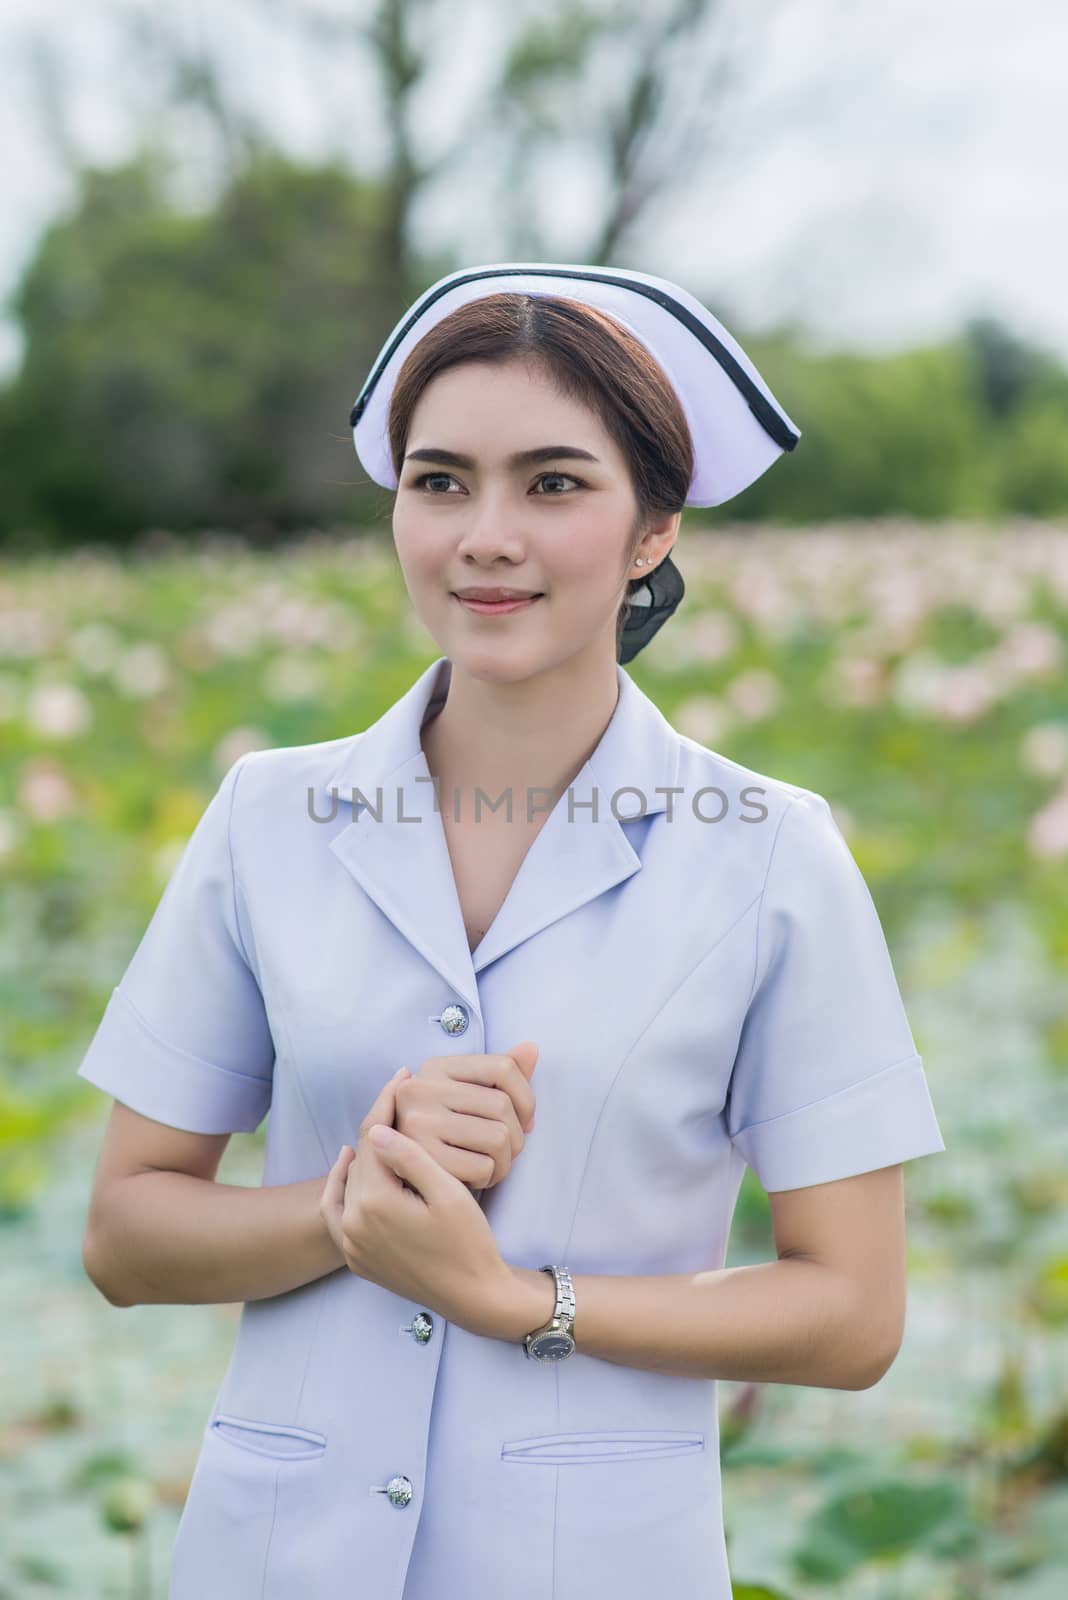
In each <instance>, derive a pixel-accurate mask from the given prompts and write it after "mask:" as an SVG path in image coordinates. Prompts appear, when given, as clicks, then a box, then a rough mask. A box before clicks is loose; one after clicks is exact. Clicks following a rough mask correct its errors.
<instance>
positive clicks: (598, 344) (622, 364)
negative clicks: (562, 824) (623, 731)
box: [389, 293, 694, 656]
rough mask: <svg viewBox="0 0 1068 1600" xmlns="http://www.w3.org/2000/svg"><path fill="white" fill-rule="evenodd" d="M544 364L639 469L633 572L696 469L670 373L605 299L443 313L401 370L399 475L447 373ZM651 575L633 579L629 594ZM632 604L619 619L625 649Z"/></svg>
mask: <svg viewBox="0 0 1068 1600" xmlns="http://www.w3.org/2000/svg"><path fill="white" fill-rule="evenodd" d="M517 358H519V359H526V360H528V361H531V362H533V363H535V364H536V365H537V366H538V367H539V369H540V370H541V371H543V372H544V373H545V374H546V375H547V377H548V378H549V379H550V381H551V382H553V383H554V384H555V385H556V387H557V389H558V390H559V392H560V393H562V394H564V395H566V396H567V397H568V398H569V399H570V398H574V399H577V400H580V401H582V402H583V403H584V404H585V405H586V406H587V407H588V408H589V409H590V410H591V411H593V412H594V413H595V414H596V415H597V416H598V417H600V419H601V421H602V423H603V425H604V427H605V430H606V431H607V432H608V433H609V434H610V435H611V437H612V438H613V439H614V440H615V442H616V444H617V445H618V446H619V448H620V450H621V451H622V453H623V455H624V457H625V458H626V460H627V463H628V466H629V468H630V475H631V483H632V485H633V488H634V496H635V499H636V501H637V514H636V518H635V523H634V527H633V529H632V531H631V539H630V542H629V545H628V549H627V560H626V562H625V563H624V570H626V569H627V568H628V567H629V566H630V565H631V562H632V561H633V559H634V555H635V553H636V551H637V549H638V546H639V545H640V544H641V541H642V537H643V535H644V533H645V531H646V527H647V525H648V524H649V523H650V522H651V521H652V520H653V519H654V518H655V516H656V515H657V513H662V512H672V511H681V509H682V507H683V506H684V505H685V503H686V496H687V494H688V493H689V490H690V483H691V481H692V479H693V473H694V447H693V439H692V437H691V434H690V428H689V424H688V422H687V421H686V414H685V412H684V411H683V409H682V406H681V404H680V402H679V398H678V395H677V394H676V392H675V389H674V388H673V386H672V384H671V381H670V379H669V378H668V376H667V374H666V373H665V372H664V370H663V368H662V367H661V366H660V364H659V362H658V361H656V360H655V358H654V357H653V356H652V355H650V353H649V351H648V350H647V349H646V347H645V345H644V344H642V342H641V340H640V339H638V338H636V337H635V335H634V334H632V333H630V332H629V330H628V329H626V328H625V327H623V325H622V323H619V322H617V321H616V320H615V319H614V318H613V317H611V316H609V315H608V314H607V313H605V312H603V311H600V310H598V308H597V307H596V306H589V305H586V304H585V303H584V302H582V301H579V300H570V299H567V298H565V297H564V296H562V295H531V294H508V293H502V294H491V295H485V296H483V298H482V299H480V300H472V301H469V302H468V304H466V305H463V306H459V307H458V308H457V310H455V311H453V312H451V313H450V315H449V316H447V317H443V318H442V319H441V321H440V322H439V323H437V324H436V325H435V326H434V327H433V328H431V330H430V332H429V333H427V334H425V335H424V336H423V338H422V339H421V340H420V341H419V343H418V344H417V345H416V346H415V347H414V349H413V350H412V351H411V352H410V354H409V355H408V357H407V360H406V361H405V362H404V364H403V366H402V367H401V369H400V372H399V373H398V374H397V380H396V383H395V384H394V387H393V393H392V396H391V398H390V407H389V445H390V452H391V455H392V458H393V470H394V472H395V473H396V475H397V478H398V481H399V479H400V474H401V467H402V465H403V462H404V452H405V450H406V449H407V444H408V433H409V429H410V427H411V420H412V413H413V412H414V410H415V406H416V403H417V401H418V400H419V396H420V395H421V394H422V392H423V390H424V388H425V387H426V385H427V384H428V383H429V382H430V380H431V379H432V378H435V377H436V376H437V375H438V373H439V372H444V371H446V370H447V368H449V367H454V366H459V365H460V364H461V363H462V362H467V361H486V362H491V363H495V364H498V365H499V364H501V363H503V362H506V361H513V360H516V359H517ZM642 582H643V580H642V579H641V578H640V577H639V578H633V579H631V580H630V581H629V582H628V584H627V595H628V596H629V595H630V594H631V593H632V592H633V590H634V589H636V588H637V587H638V586H639V585H640V584H641V583H642ZM629 610H630V602H629V599H628V598H625V599H624V601H623V604H622V605H621V607H620V610H619V617H618V620H617V626H616V654H617V656H618V653H619V638H620V635H621V634H622V631H623V626H624V623H625V622H626V619H627V614H628V612H629Z"/></svg>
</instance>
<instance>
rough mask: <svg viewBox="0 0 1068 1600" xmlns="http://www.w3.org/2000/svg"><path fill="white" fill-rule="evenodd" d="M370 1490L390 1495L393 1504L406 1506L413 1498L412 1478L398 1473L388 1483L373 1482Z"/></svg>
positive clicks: (374, 1492) (372, 1492) (373, 1492)
mask: <svg viewBox="0 0 1068 1600" xmlns="http://www.w3.org/2000/svg"><path fill="white" fill-rule="evenodd" d="M370 1492H371V1494H384V1495H388V1497H389V1502H390V1504H391V1505H394V1506H406V1505H407V1504H408V1503H409V1501H410V1500H411V1498H412V1480H411V1478H405V1477H403V1476H402V1475H401V1474H400V1473H397V1474H396V1475H395V1476H394V1477H392V1478H390V1480H389V1482H388V1483H386V1484H378V1483H372V1485H371V1489H370Z"/></svg>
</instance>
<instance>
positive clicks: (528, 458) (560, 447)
mask: <svg viewBox="0 0 1068 1600" xmlns="http://www.w3.org/2000/svg"><path fill="white" fill-rule="evenodd" d="M404 459H405V461H443V462H444V463H445V464H446V466H450V467H466V468H467V469H468V471H473V470H474V468H475V462H474V460H473V459H472V458H471V456H463V455H460V454H459V452H458V451H456V450H442V449H440V448H438V447H437V446H436V445H430V446H428V447H427V448H426V449H425V450H409V451H408V454H407V455H406V456H405V458H404ZM597 459H598V458H597V457H596V456H595V455H591V454H590V452H589V451H588V450H580V449H579V447H578V445H573V444H543V445H539V446H538V447H537V448H536V449H534V450H517V451H516V452H515V454H514V455H510V456H509V457H508V460H507V465H508V466H510V467H526V466H531V465H533V463H534V462H537V461H596V460H597Z"/></svg>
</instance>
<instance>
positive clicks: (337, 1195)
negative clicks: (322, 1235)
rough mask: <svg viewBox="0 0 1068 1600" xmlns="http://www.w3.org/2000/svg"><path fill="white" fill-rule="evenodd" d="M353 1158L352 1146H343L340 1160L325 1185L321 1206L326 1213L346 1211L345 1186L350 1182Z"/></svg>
mask: <svg viewBox="0 0 1068 1600" xmlns="http://www.w3.org/2000/svg"><path fill="white" fill-rule="evenodd" d="M352 1156H353V1150H352V1146H351V1145H348V1144H343V1145H342V1146H341V1149H340V1151H339V1152H338V1158H337V1160H336V1161H335V1162H334V1165H333V1166H332V1167H331V1168H330V1171H329V1172H328V1173H327V1175H326V1182H325V1183H324V1184H323V1193H322V1197H321V1200H320V1205H321V1207H322V1209H323V1210H324V1211H328V1212H333V1211H344V1209H345V1185H346V1182H347V1180H348V1175H349V1165H350V1163H351V1161H352Z"/></svg>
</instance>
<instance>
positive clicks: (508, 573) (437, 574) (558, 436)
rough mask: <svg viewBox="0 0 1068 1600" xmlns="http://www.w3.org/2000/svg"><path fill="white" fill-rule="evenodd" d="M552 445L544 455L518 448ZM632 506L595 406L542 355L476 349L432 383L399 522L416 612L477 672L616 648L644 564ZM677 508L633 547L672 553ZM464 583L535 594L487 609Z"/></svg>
mask: <svg viewBox="0 0 1068 1600" xmlns="http://www.w3.org/2000/svg"><path fill="white" fill-rule="evenodd" d="M550 446H551V447H552V449H551V453H549V452H547V453H546V454H545V456H544V458H543V459H540V460H529V461H524V462H514V461H512V460H511V459H510V458H511V457H512V456H513V455H516V454H518V453H519V452H523V451H535V450H538V451H540V450H544V449H545V448H546V447H550ZM430 452H432V453H433V457H434V458H433V459H430V457H429V453H430ZM443 452H452V454H453V455H454V456H455V455H458V456H462V457H464V458H466V459H467V460H468V461H469V462H470V463H471V464H470V465H464V464H458V463H457V462H456V461H455V460H452V459H443V455H442V453H443ZM579 452H581V454H579ZM424 453H426V454H424ZM419 456H423V457H424V458H423V459H417V457H419ZM637 511H638V507H637V501H636V499H635V496H634V490H633V487H632V485H631V481H630V474H629V471H628V468H627V463H626V459H625V458H624V456H623V454H622V452H621V450H620V449H619V447H618V445H617V444H616V442H615V440H614V439H613V438H612V437H611V435H610V434H609V433H608V432H607V431H606V429H605V427H604V425H603V423H602V422H601V420H600V418H599V417H598V416H597V415H596V414H595V413H593V412H591V411H590V410H588V409H587V407H586V406H585V405H584V404H583V403H582V402H581V401H579V400H577V399H570V398H566V397H564V396H563V395H561V394H560V393H559V392H558V391H557V390H556V389H555V388H554V387H553V385H552V383H551V381H550V379H549V377H548V376H547V375H546V374H544V373H543V372H542V371H540V370H539V369H538V368H537V367H536V366H534V365H532V364H529V363H525V362H510V363H508V364H507V365H493V364H490V363H486V362H477V363H476V362H468V363H466V364H465V365H462V366H457V367H451V368H449V369H448V370H447V371H446V372H443V373H440V374H439V375H438V376H437V377H436V378H434V379H433V380H432V381H431V382H430V383H429V384H428V385H427V386H426V388H425V389H424V390H423V393H422V395H421V396H420V398H419V401H418V404H417V405H416V407H415V410H414V412H413V415H412V422H411V427H410V429H409V435H408V441H407V446H406V455H405V459H404V462H403V464H402V466H401V472H400V479H399V482H398V485H397V492H396V499H395V502H394V508H393V536H394V540H395V543H396V547H397V555H398V558H399V560H400V564H401V569H402V571H403V574H404V581H405V583H406V585H407V588H408V593H409V595H410V597H411V601H412V604H413V606H414V607H415V609H416V611H417V613H418V615H419V617H420V620H421V621H422V622H423V624H424V626H425V627H426V628H427V629H428V631H429V632H430V633H431V635H432V636H433V638H434V639H435V640H436V641H437V644H438V646H439V648H440V650H441V653H442V654H443V655H446V656H448V657H449V658H450V659H451V660H453V661H455V662H457V663H458V664H460V665H461V666H462V667H463V668H464V669H465V670H466V671H468V672H470V673H472V674H473V675H474V676H477V677H480V676H489V677H493V678H496V679H502V680H510V679H515V678H521V677H525V676H529V675H530V674H532V673H535V672H540V671H544V670H547V669H550V668H552V667H557V666H561V665H562V664H563V663H564V662H566V661H569V660H571V659H572V658H573V657H574V656H576V654H578V653H580V652H586V653H589V652H592V653H593V654H594V655H598V654H600V653H602V652H603V653H604V655H605V656H606V659H607V660H609V661H611V662H614V661H615V659H616V643H615V628H616V615H617V613H618V610H619V607H620V605H621V603H622V601H623V598H624V594H625V590H626V585H627V582H628V580H629V579H630V578H632V577H633V578H637V577H641V575H642V568H640V567H637V566H635V565H634V564H633V562H627V556H628V554H629V553H630V551H631V550H632V549H633V540H632V534H633V531H634V527H635V520H636V517H637ZM679 516H680V514H679V513H677V512H676V513H675V514H674V515H672V516H670V517H666V518H664V519H662V520H661V521H660V522H658V523H657V524H655V525H654V529H653V530H652V531H650V532H649V534H648V536H647V538H646V539H645V540H644V541H643V543H642V545H641V547H640V548H639V549H638V551H637V552H636V554H637V555H639V556H650V555H651V556H653V557H654V558H656V557H660V556H662V555H664V554H665V553H666V552H667V550H668V549H669V548H670V546H671V545H672V544H673V543H674V539H675V536H676V533H677V528H678V521H679ZM625 563H626V564H625ZM467 588H506V589H521V590H524V591H528V592H531V593H537V594H538V595H539V596H540V598H538V599H537V600H535V601H534V603H533V604H532V605H527V606H523V607H521V608H520V609H519V610H516V611H511V612H507V613H496V614H492V615H489V614H479V613H477V612H476V611H474V610H472V609H469V608H468V607H467V606H465V605H463V604H462V603H461V601H460V600H459V599H458V598H457V597H456V591H457V590H458V589H467Z"/></svg>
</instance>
